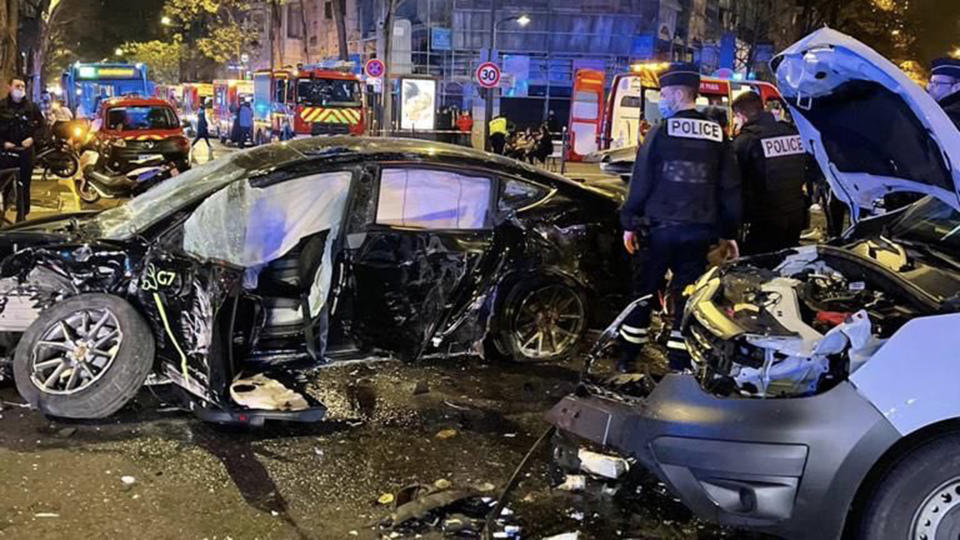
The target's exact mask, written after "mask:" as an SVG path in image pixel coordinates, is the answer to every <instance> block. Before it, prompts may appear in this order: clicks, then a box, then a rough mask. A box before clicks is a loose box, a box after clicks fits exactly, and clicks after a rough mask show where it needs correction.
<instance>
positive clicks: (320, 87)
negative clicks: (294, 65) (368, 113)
mask: <svg viewBox="0 0 960 540" xmlns="http://www.w3.org/2000/svg"><path fill="white" fill-rule="evenodd" d="M297 103H299V104H301V105H312V106H330V105H355V106H360V83H358V82H357V81H351V80H347V79H302V80H300V81H299V82H298V83H297Z"/></svg>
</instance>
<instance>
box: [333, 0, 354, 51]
mask: <svg viewBox="0 0 960 540" xmlns="http://www.w3.org/2000/svg"><path fill="white" fill-rule="evenodd" d="M346 4H347V2H346V0H331V9H333V20H334V22H335V23H336V25H337V46H338V48H339V52H340V60H343V61H344V62H346V61H347V60H349V59H350V51H349V50H348V49H347V24H346V21H345V19H346V17H347V5H346Z"/></svg>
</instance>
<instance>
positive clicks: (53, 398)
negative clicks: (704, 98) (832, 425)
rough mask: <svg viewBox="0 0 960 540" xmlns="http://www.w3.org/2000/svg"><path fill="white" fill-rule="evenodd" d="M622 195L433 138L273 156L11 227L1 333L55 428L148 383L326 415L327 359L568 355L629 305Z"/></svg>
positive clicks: (294, 413) (203, 411) (26, 386)
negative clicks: (321, 371)
mask: <svg viewBox="0 0 960 540" xmlns="http://www.w3.org/2000/svg"><path fill="white" fill-rule="evenodd" d="M622 195H623V194H622V192H620V191H618V190H617V189H615V188H614V187H608V188H594V187H588V186H584V185H581V184H579V183H576V182H573V181H570V180H567V179H565V178H563V177H561V176H557V175H553V174H550V173H547V172H545V171H542V170H540V169H536V168H533V167H532V166H528V165H525V164H522V163H520V162H517V161H513V160H509V159H504V158H500V157H497V156H493V155H490V154H486V153H482V152H477V151H474V150H469V149H465V148H462V147H457V146H452V145H444V144H436V143H432V142H424V141H412V140H402V139H364V138H323V139H305V140H298V141H294V142H290V143H280V144H275V145H270V146H266V147H262V148H257V149H254V150H251V151H247V152H243V153H238V154H235V155H232V156H229V157H227V158H225V159H222V160H218V161H215V162H212V163H210V164H207V165H204V166H202V167H198V168H196V169H193V170H191V171H189V172H187V173H184V174H182V175H180V176H178V177H175V178H174V179H171V180H169V181H168V182H166V183H164V184H161V185H159V186H157V187H155V188H154V189H152V190H150V191H149V192H147V193H146V194H144V195H142V196H140V197H138V198H136V199H134V200H132V201H130V202H128V203H127V204H125V205H122V206H119V207H117V208H114V209H110V210H106V211H103V212H100V213H97V214H93V215H89V214H87V215H73V216H63V217H60V218H56V219H51V220H47V221H42V222H32V223H27V224H25V225H21V226H17V227H13V228H11V229H8V230H6V231H5V232H3V233H0V249H2V250H3V251H2V254H3V260H2V265H0V298H2V303H0V307H2V311H0V332H2V334H0V336H2V337H3V342H2V343H3V345H4V346H5V347H6V349H7V356H8V357H9V356H10V355H12V357H13V358H12V372H13V377H14V379H15V382H16V385H17V388H18V390H19V392H20V393H21V395H22V396H23V397H24V398H25V399H26V400H27V401H28V402H29V403H30V404H31V405H32V406H34V407H37V408H39V409H40V410H42V411H43V412H45V413H48V414H51V415H54V416H60V417H70V418H99V417H104V416H107V415H110V414H112V413H113V412H115V411H117V410H118V409H120V408H121V407H122V406H123V405H124V404H125V403H126V402H127V401H128V400H129V399H131V397H132V396H133V395H134V394H135V393H136V392H137V391H138V389H139V388H140V387H141V386H142V385H143V384H144V383H145V381H147V380H148V378H149V379H150V381H151V382H157V381H170V382H172V383H174V384H176V385H178V386H179V387H181V388H182V389H183V390H184V391H185V392H184V395H186V396H188V402H189V406H190V407H191V408H192V409H193V410H195V411H196V412H197V414H198V415H200V416H201V417H204V418H207V419H211V420H216V421H243V422H253V423H260V422H262V421H263V420H264V419H268V418H282V419H288V420H301V421H310V420H316V419H319V418H321V417H322V416H323V414H324V412H325V408H324V406H323V404H322V403H319V402H317V401H315V400H314V399H313V398H311V397H310V396H309V395H307V394H306V393H305V392H301V391H300V390H301V388H300V387H299V386H298V384H299V382H302V381H303V380H305V378H306V377H305V374H307V373H309V372H310V370H312V369H315V368H316V367H318V366H321V365H323V364H325V363H328V362H333V361H338V360H344V359H357V358H366V357H369V356H389V357H395V358H400V359H406V360H413V359H417V358H420V357H423V356H425V355H454V354H481V355H482V354H486V355H494V356H501V357H502V356H506V357H510V358H513V359H515V360H521V361H523V360H529V361H538V360H550V359H556V358H559V357H562V356H564V355H566V354H568V353H570V351H572V350H573V349H574V347H575V345H576V344H577V342H578V341H579V340H580V338H581V337H582V335H583V334H584V332H585V331H586V329H587V328H589V327H590V326H591V325H593V323H594V321H603V320H605V319H609V317H611V316H612V314H611V313H610V311H608V310H610V309H613V310H615V311H616V310H618V309H619V308H620V307H622V305H623V303H624V302H625V299H626V298H627V294H626V293H627V291H626V290H624V289H625V288H626V284H628V283H629V276H627V275H626V274H627V273H628V272H629V269H628V264H627V259H626V257H625V256H624V255H623V254H622V250H621V249H620V247H619V234H620V231H619V226H618V223H617V221H616V208H617V206H618V204H619V203H620V201H621V200H622Z"/></svg>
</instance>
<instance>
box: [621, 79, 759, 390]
mask: <svg viewBox="0 0 960 540" xmlns="http://www.w3.org/2000/svg"><path fill="white" fill-rule="evenodd" d="M699 88H700V72H699V69H698V68H697V66H695V65H693V64H688V63H678V64H671V65H670V67H669V68H668V69H667V70H666V71H664V72H663V73H662V74H661V75H660V102H659V108H660V112H661V114H662V116H663V118H664V119H663V121H662V122H661V123H660V124H659V125H658V126H656V127H655V128H653V129H652V130H651V131H650V133H649V134H648V135H647V137H646V139H645V140H644V143H643V145H642V146H641V147H640V149H639V150H638V152H637V159H636V162H635V163H634V168H633V177H632V179H631V181H630V192H629V194H628V196H627V201H626V203H624V205H623V208H622V209H621V212H620V220H621V222H622V224H623V228H624V233H623V243H624V246H625V247H626V249H627V251H628V252H629V253H630V254H631V255H633V254H635V253H641V252H642V253H641V256H642V258H643V264H642V267H641V270H640V272H639V276H638V279H637V281H638V282H637V283H635V288H636V292H637V294H638V295H639V296H640V297H646V296H652V295H653V293H655V292H656V291H657V290H658V289H659V287H660V284H661V282H662V281H663V279H664V275H665V274H666V272H667V270H670V271H671V272H672V273H673V278H672V283H671V288H672V289H673V291H674V292H675V293H682V291H683V290H684V289H685V288H686V287H687V285H690V284H691V283H693V282H694V281H695V280H696V279H697V278H698V277H699V276H700V275H701V274H702V273H703V272H704V271H705V270H706V267H707V252H708V251H709V250H710V246H711V245H712V244H714V243H715V242H716V240H717V239H718V238H720V239H721V240H720V242H721V244H722V245H723V248H724V250H725V251H726V254H727V256H728V257H736V256H737V243H736V241H735V240H734V239H735V238H736V233H737V230H738V228H739V226H740V209H741V201H740V197H741V195H740V178H739V174H738V172H737V169H736V163H735V160H734V158H733V154H732V152H731V150H730V145H729V142H728V141H727V140H726V137H725V134H724V132H723V128H722V127H721V126H720V124H718V123H717V122H714V121H712V120H709V119H708V118H707V117H706V116H705V115H703V114H701V113H700V112H698V111H697V110H696V105H695V101H696V97H697V93H698V90H699ZM675 298H680V297H679V295H675ZM677 304H678V305H677V306H676V308H677V313H681V312H682V310H683V304H684V302H683V301H682V300H681V301H679V302H677ZM652 309H653V303H652V302H651V301H650V300H649V299H647V300H645V301H643V302H641V303H640V304H639V305H638V307H637V308H636V309H634V310H633V312H631V313H630V314H629V315H628V316H627V317H626V319H625V320H624V322H623V324H622V325H621V326H620V338H621V345H622V348H623V356H622V357H621V359H620V362H619V365H618V368H619V369H620V370H621V371H629V370H630V369H631V368H632V364H633V361H634V359H635V358H636V356H637V355H638V354H639V352H640V349H641V348H642V347H643V344H644V343H646V342H647V334H648V326H649V325H650V315H651V311H652ZM667 348H668V350H670V352H671V355H670V357H671V358H670V363H671V367H673V368H675V369H681V368H683V367H685V366H686V365H687V364H688V359H687V356H686V354H685V351H686V347H685V345H684V343H683V340H682V338H681V336H680V333H679V332H678V331H674V332H672V333H671V335H670V339H669V340H668V342H667Z"/></svg>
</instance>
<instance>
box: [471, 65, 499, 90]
mask: <svg viewBox="0 0 960 540" xmlns="http://www.w3.org/2000/svg"><path fill="white" fill-rule="evenodd" d="M476 77H477V83H479V84H480V86H482V87H484V88H496V87H497V86H498V85H499V84H500V66H498V65H496V64H494V63H493V62H484V63H482V64H480V66H479V67H477V73H476Z"/></svg>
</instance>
